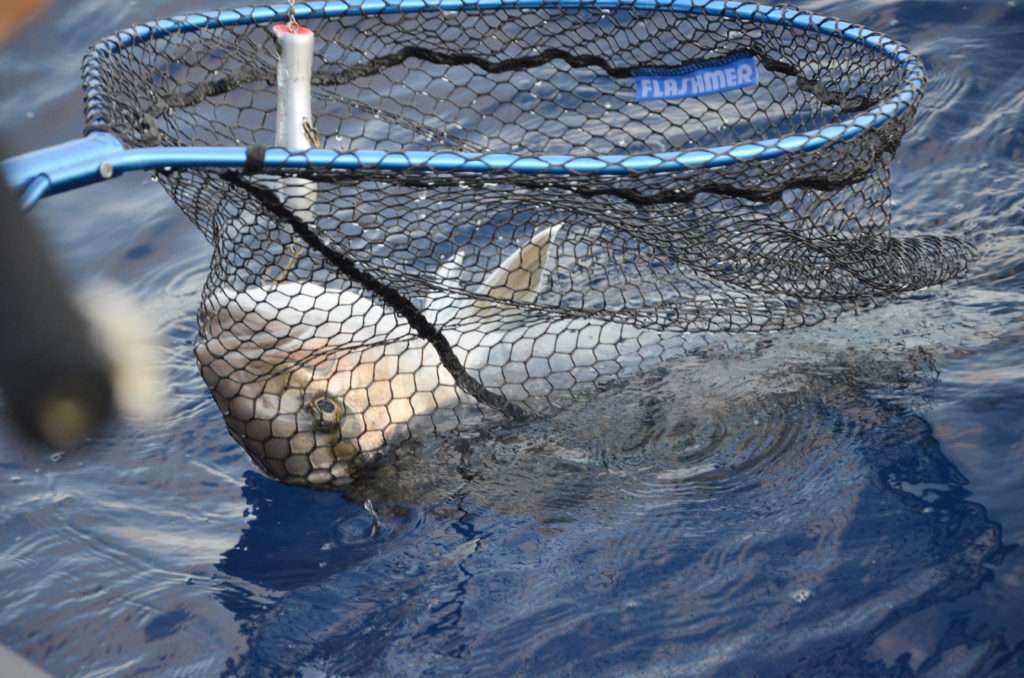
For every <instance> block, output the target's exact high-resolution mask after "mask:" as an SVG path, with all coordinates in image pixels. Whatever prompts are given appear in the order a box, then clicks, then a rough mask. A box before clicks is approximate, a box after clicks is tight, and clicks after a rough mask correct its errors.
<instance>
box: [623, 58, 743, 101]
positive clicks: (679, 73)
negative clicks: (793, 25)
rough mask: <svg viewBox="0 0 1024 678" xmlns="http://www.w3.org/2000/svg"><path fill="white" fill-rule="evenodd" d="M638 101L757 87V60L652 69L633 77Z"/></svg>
mask: <svg viewBox="0 0 1024 678" xmlns="http://www.w3.org/2000/svg"><path fill="white" fill-rule="evenodd" d="M633 79H634V80H635V81H636V100H637V101H655V100H658V99H687V98H689V97H700V96H705V95H708V94H718V93H719V92H729V91H731V90H734V89H743V88H744V87H753V86H754V85H756V84H757V59H755V58H754V57H753V56H749V55H743V56H736V57H729V58H726V59H714V60H710V61H704V62H701V63H696V64H690V65H689V66H684V67H683V68H673V69H649V70H643V71H637V72H636V73H634V74H633Z"/></svg>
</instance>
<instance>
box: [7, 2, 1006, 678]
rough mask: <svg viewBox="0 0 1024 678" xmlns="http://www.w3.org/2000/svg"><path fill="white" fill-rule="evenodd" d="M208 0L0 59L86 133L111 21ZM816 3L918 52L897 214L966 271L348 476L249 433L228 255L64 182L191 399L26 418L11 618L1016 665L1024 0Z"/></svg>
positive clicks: (349, 637)
mask: <svg viewBox="0 0 1024 678" xmlns="http://www.w3.org/2000/svg"><path fill="white" fill-rule="evenodd" d="M208 4H210V3H209V2H208V1H206V0H159V1H157V2H146V3H140V2H115V1H114V0H80V1H76V2H65V3H52V9H51V11H50V14H48V15H47V17H46V18H44V19H43V20H41V21H40V22H38V23H36V24H35V25H34V26H33V27H32V28H31V29H30V30H28V31H26V32H25V34H24V35H23V36H22V37H21V38H20V41H19V42H18V43H17V44H15V45H14V46H13V48H15V49H17V50H19V51H18V52H15V51H13V50H12V49H10V48H9V49H7V51H3V52H0V63H2V64H3V65H4V66H5V67H6V69H7V72H8V74H9V75H10V77H9V78H8V79H7V80H6V81H5V82H4V83H2V84H0V88H6V89H4V92H5V96H4V97H0V98H2V99H3V101H2V105H0V118H2V119H3V121H4V123H5V132H6V134H7V135H8V137H9V138H10V139H12V140H13V142H14V143H16V144H17V145H18V146H19V150H25V149H27V148H30V147H33V146H41V145H44V144H45V143H49V142H53V141H57V140H59V139H60V138H63V137H67V136H73V135H75V134H77V133H78V131H79V129H80V127H81V113H80V108H81V106H80V101H79V95H78V73H77V70H78V59H79V58H80V56H81V54H82V53H83V52H84V50H85V47H86V46H87V45H88V44H89V43H91V42H92V41H93V40H94V38H96V37H99V36H100V35H103V34H106V33H109V32H111V31H112V30H114V29H116V28H120V27H121V26H122V25H123V24H125V23H130V22H133V21H137V20H143V19H149V18H152V17H153V16H156V15H164V14H170V13H174V12H176V11H185V10H193V9H197V8H200V7H203V6H206V5H208ZM214 4H215V3H214ZM800 4H802V5H804V6H808V7H811V8H813V9H817V10H820V11H824V12H828V13H832V14H837V15H840V16H843V17H845V18H848V19H851V20H855V21H862V22H864V23H867V24H868V25H871V26H875V27H878V28H880V29H882V30H884V31H886V32H887V33H890V34H893V35H894V36H896V37H898V38H901V39H903V40H905V41H907V42H908V43H909V44H910V45H911V47H912V48H913V49H914V50H915V51H916V52H918V53H919V54H921V55H922V56H923V57H924V59H925V61H926V63H927V65H928V67H929V70H930V73H931V85H930V89H929V92H928V95H927V96H926V99H925V101H924V104H923V106H922V109H921V111H920V114H919V116H918V121H917V124H916V125H915V126H914V127H913V128H912V130H911V132H910V134H909V136H908V137H907V139H906V142H905V143H904V146H903V148H902V149H901V151H900V154H899V155H898V160H897V164H896V167H895V169H894V172H895V173H894V196H895V201H896V205H895V214H896V221H897V226H898V228H899V229H901V230H902V231H905V232H915V231H927V232H934V233H955V234H958V235H962V236H964V237H966V238H968V239H970V241H971V242H972V244H974V245H976V246H977V248H978V252H979V257H978V260H977V261H976V262H975V265H974V266H973V268H972V270H971V273H970V274H969V276H968V277H967V278H966V279H965V280H963V281H960V282H958V283H957V284H955V285H951V286H949V287H946V288H943V289H940V290H928V291H925V292H922V293H920V294H917V295H914V296H913V297H911V298H908V299H905V300H902V301H901V302H899V303H896V304H892V305H890V306H887V307H885V308H883V309H880V310H878V311H873V312H871V313H867V314H864V315H862V316H859V317H858V316H855V317H850V318H845V319H843V320H841V321H840V322H838V323H835V324H829V325H827V326H821V327H817V328H814V329H813V330H811V331H808V332H800V333H795V334H786V335H777V336H773V337H768V338H762V339H759V338H743V337H740V338H736V339H735V340H730V341H728V342H724V343H723V344H722V345H719V344H717V343H716V344H714V348H713V349H712V348H711V346H709V348H708V351H707V352H706V354H705V355H701V356H696V357H694V358H693V359H688V361H686V362H678V363H673V364H672V365H669V366H666V367H665V368H664V369H661V370H658V371H654V372H650V373H646V374H644V375H642V376H641V377H639V378H637V379H631V380H627V381H624V382H622V383H615V384H610V385H608V386H607V387H606V388H605V390H604V391H602V392H600V393H598V394H596V396H595V397H594V398H593V399H591V400H587V401H585V402H581V403H580V404H579V405H578V406H576V407H575V408H574V409H571V410H569V411H566V412H564V413H561V414H559V415H557V416H553V417H550V418H547V419H542V420H538V421H534V422H531V423H529V424H527V425H524V426H519V427H504V428H497V429H494V430H490V431H482V432H480V433H479V434H477V435H476V437H463V438H457V437H455V438H444V439H441V440H433V441H431V440H423V441H419V442H416V443H412V442H411V443H409V444H406V445H404V446H403V447H402V448H400V449H399V450H397V451H396V453H395V456H394V458H393V459H392V462H391V463H389V464H387V465H383V466H381V467H380V468H379V469H377V470H376V471H375V473H372V474H367V475H366V476H365V477H363V478H361V479H360V481H359V484H358V485H357V486H356V487H354V488H353V490H352V491H351V493H350V495H349V496H348V497H345V496H342V495H339V494H329V493H319V492H311V491H308V490H304V489H297V488H289V487H285V486H283V485H281V484H279V483H276V482H274V481H271V480H268V479H266V478H263V477H262V476H260V475H258V474H257V473H255V472H253V471H252V470H251V466H250V464H249V462H248V460H247V458H246V456H245V454H244V452H242V451H241V450H240V448H238V446H237V445H236V444H235V443H234V442H233V441H232V440H231V439H230V438H229V436H228V434H227V432H226V431H225V429H224V426H223V423H222V419H221V417H220V415H219V414H218V413H217V412H216V411H215V408H214V407H213V403H212V401H211V400H210V398H209V396H208V394H207V393H206V391H205V388H204V386H203V384H202V382H201V380H200V379H199V376H198V374H197V371H196V368H195V363H194V359H193V356H192V342H193V340H194V337H195V331H196V328H195V321H194V315H195V309H196V305H197V304H198V291H199V288H200V286H201V285H202V281H203V278H204V276H205V268H206V262H207V261H208V258H209V250H208V249H207V246H206V244H205V243H204V242H203V240H202V239H201V237H200V236H199V235H198V234H197V233H196V232H195V231H194V229H193V228H192V227H191V226H190V225H188V224H187V223H186V222H185V220H184V218H183V217H181V216H180V214H178V213H177V212H176V211H175V210H174V208H173V207H172V206H171V204H170V201H169V200H167V198H166V197H165V196H164V195H163V193H162V192H161V191H160V189H159V187H158V186H156V185H155V184H153V183H152V182H151V181H150V180H149V179H148V178H143V177H125V178H122V179H119V180H118V181H116V182H111V183H109V184H106V185H104V186H101V187H96V188H93V189H89V190H87V191H79V192H75V193H72V194H69V195H67V196H61V197H59V198H55V199H53V200H50V201H47V202H46V203H45V204H44V205H42V206H41V207H40V208H39V210H38V215H39V217H40V218H41V219H42V220H43V221H44V222H45V223H47V224H48V225H49V227H50V230H49V235H50V236H51V239H52V240H53V242H54V243H55V244H56V246H57V249H58V251H59V252H60V253H61V256H62V258H63V260H64V261H65V263H66V264H67V266H68V268H69V270H70V271H71V272H72V274H73V275H74V276H75V277H76V278H79V277H85V276H87V275H93V274H95V273H96V272H99V271H102V272H103V273H104V274H105V275H107V276H110V277H113V278H115V279H117V280H119V281H120V282H122V283H124V284H126V285H128V286H130V287H132V288H134V289H135V291H136V292H137V293H138V295H139V296H140V297H142V298H143V299H145V301H146V304H147V306H148V307H149V310H150V311H152V314H153V315H154V316H155V317H157V318H159V319H160V323H161V329H162V330H163V331H164V332H165V336H166V337H167V342H168V345H167V348H166V351H165V355H164V361H165V364H166V367H167V369H168V370H169V372H170V373H171V375H172V380H173V384H174V393H173V396H172V398H171V402H170V403H169V404H168V408H167V416H166V418H165V420H164V421H163V422H161V423H160V424H159V425H158V426H156V427H155V428H152V429H148V430H143V429H130V428H128V429H123V430H118V431H112V432H110V433H109V434H107V435H104V436H102V437H100V438H97V439H96V440H95V441H93V442H91V443H90V445H88V446H87V448H86V449H84V450H81V451H77V452H68V453H66V454H64V455H56V456H53V457H51V456H50V452H49V451H47V452H45V453H40V452H39V451H38V450H32V449H26V448H25V447H24V446H23V445H22V444H21V443H19V442H17V441H15V440H13V439H10V438H7V439H5V443H4V444H3V446H2V451H0V506H2V508H3V511H2V512H0V576H2V578H3V581H4V582H5V586H4V587H3V589H2V590H0V641H2V642H3V643H5V644H8V645H10V646H12V647H14V648H16V649H17V650H18V651H20V652H22V653H23V654H25V655H27V656H29V657H30V658H32V659H33V660H34V661H36V662H37V663H39V664H41V665H43V666H45V667H46V668H48V669H49V670H51V671H52V672H54V673H56V674H94V675H107V674H122V673H123V674H138V673H144V672H155V673H161V674H165V673H170V672H172V671H177V672H179V673H180V674H182V675H217V674H219V673H221V672H227V673H229V674H230V673H241V674H271V675H273V674H274V673H275V672H277V673H280V674H294V673H296V672H300V671H301V673H302V674H303V675H320V674H327V675H337V674H346V673H351V674H368V675H421V674H451V673H457V674H463V673H470V674H478V675H494V674H499V675H500V674H508V673H519V674H528V675H533V674H554V673H558V674H566V673H574V674H582V673H593V674H601V675H619V674H623V673H629V674H636V675H680V674H686V673H690V674H699V675H706V674H708V673H713V672H718V673H720V674H721V675H734V674H741V675H742V674H743V673H744V672H746V673H748V674H757V675H785V674H788V673H796V674H798V675H857V676H863V675H908V674H912V673H921V674H927V673H931V674H935V675H970V674H975V675H997V676H998V675H1004V676H1016V675H1021V674H1022V673H1024V628H1022V627H1021V625H1020V622H1019V610H1020V609H1021V606H1022V605H1024V556H1022V555H1021V551H1020V550H1019V549H1017V548H1016V546H1015V545H1016V544H1018V543H1019V542H1020V541H1021V540H1022V539H1024V518H1022V517H1021V512H1020V510H1019V507H1020V497H1021V496H1022V495H1021V493H1022V491H1024V464H1022V463H1021V459H1022V458H1024V446H1022V443H1021V440H1024V422H1022V421H1021V419H1020V416H1019V413H1020V412H1021V411H1022V406H1024V378H1022V373H1021V368H1020V365H1021V364H1022V357H1024V355H1022V351H1021V349H1020V346H1021V342H1020V338H1021V329H1020V323H1021V312H1022V310H1024V303H1022V299H1021V294H1022V292H1024V283H1022V282H1021V281H1022V278H1021V276H1020V271H1022V270H1024V237H1022V236H1024V174H1022V173H1021V172H1020V162H1021V160H1022V159H1024V155H1022V154H1024V137H1022V133H1024V132H1022V130H1024V127H1022V126H1021V124H1020V113H1021V108H1022V106H1024V100H1022V99H1021V96H1022V95H1021V92H1024V70H1021V68H1020V59H1019V58H1016V57H1017V56H1018V55H1019V54H1020V45H1021V41H1022V39H1024V3H1018V5H1021V6H1015V5H1011V4H1010V3H1007V2H1003V1H1002V0H985V1H983V2H975V3H970V4H964V3H959V2H916V1H911V2H903V1H901V2H896V1H895V0H872V1H871V2H852V1H851V0H821V1H815V2H810V3H800ZM29 114H32V117H31V118H29V117H28V115H29ZM826 356H828V357H826ZM367 499H369V500H371V501H372V502H373V504H374V506H375V507H376V509H377V511H378V513H379V514H380V516H381V524H380V526H379V533H377V534H375V531H376V527H375V525H374V522H373V520H372V519H371V517H370V515H369V514H368V513H367V512H366V511H364V510H363V508H362V503H363V502H364V501H365V500H367Z"/></svg>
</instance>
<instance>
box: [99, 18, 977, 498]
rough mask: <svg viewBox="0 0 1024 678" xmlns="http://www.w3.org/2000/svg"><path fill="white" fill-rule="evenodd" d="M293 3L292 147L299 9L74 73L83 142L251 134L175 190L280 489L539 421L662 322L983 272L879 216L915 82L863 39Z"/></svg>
mask: <svg viewBox="0 0 1024 678" xmlns="http://www.w3.org/2000/svg"><path fill="white" fill-rule="evenodd" d="M298 18H299V20H300V22H301V25H302V27H304V28H305V29H308V30H310V31H312V33H313V34H314V35H315V57H314V58H313V64H312V76H311V92H312V95H311V113H310V116H309V119H308V120H307V119H304V120H303V123H304V125H303V127H302V131H303V134H304V136H305V140H306V141H305V143H298V144H297V146H298V148H297V147H296V144H295V143H294V142H293V143H292V144H290V146H289V148H290V150H289V151H288V152H283V151H281V150H280V149H276V150H275V148H274V147H277V146H280V145H282V144H281V143H280V139H281V138H282V137H281V136H280V130H279V129H278V127H277V126H278V124H279V122H280V119H281V115H282V113H281V112H280V109H279V101H278V95H279V86H278V85H279V72H278V68H279V65H280V63H281V61H280V59H281V53H280V50H281V43H280V36H278V35H276V34H275V29H274V26H275V25H280V24H281V23H282V22H285V21H287V8H277V9H267V8H262V9H256V10H239V11H229V12H221V13H213V14H208V15H195V16H191V17H185V18H181V19H177V20H171V21H165V22H158V23H155V24H150V25H147V26H142V27H137V28H135V29H131V30H129V31H125V32H123V33H121V34H118V35H116V36H113V37H112V38H111V39H109V40H107V41H105V42H103V43H101V44H99V45H98V46H97V47H96V48H95V49H94V51H93V52H92V53H91V54H90V56H89V57H88V58H87V59H86V63H85V81H86V85H87V115H88V121H89V125H90V128H91V129H94V130H96V129H100V130H105V131H109V132H112V133H113V134H115V135H116V136H117V137H118V138H119V139H120V140H121V141H122V142H123V143H124V144H125V145H126V146H128V147H130V148H145V147H154V148H156V147H181V146H187V147H246V148H247V149H248V153H247V161H246V164H245V166H244V167H241V166H234V167H232V166H230V165H231V163H229V162H225V163H223V166H220V167H168V168H167V170H165V171H163V172H160V173H159V174H158V177H159V180H160V181H161V182H162V184H163V185H164V186H165V187H166V189H167V191H168V192H169V193H170V195H171V196H172V197H173V199H174V200H175V201H176V202H177V204H178V205H179V206H180V207H181V208H182V210H184V212H185V213H186V214H187V215H188V217H189V218H190V219H191V220H192V221H193V222H195V224H196V225H197V226H198V227H199V228H200V230H201V231H202V232H203V234H204V235H205V236H206V237H207V238H208V239H209V241H210V243H211V244H212V246H213V250H214V253H213V258H212V261H211V267H210V275H209V278H208V280H207V283H206V286H205V289H204V293H203V303H202V306H201V309H200V317H199V320H200V337H199V341H198V345H197V355H198V357H199V361H200V366H201V369H202V371H203V376H204V378H205V379H206V380H207V382H208V383H209V384H210V386H211V389H212V390H213V393H214V396H215V398H216V399H217V401H218V403H219V404H220V406H221V408H222V410H223V411H224V413H225V417H226V420H227V422H228V425H229V428H230V429H231V431H232V433H233V435H234V436H235V437H236V438H237V439H238V440H239V441H240V442H241V443H242V444H243V445H244V446H245V447H246V449H247V450H248V451H249V453H250V454H251V455H252V456H253V458H254V460H255V461H256V462H257V463H258V464H259V465H260V467H261V468H263V469H264V470H266V471H267V472H268V473H270V474H272V475H274V476H275V477H278V478H282V479H284V480H287V481H289V482H297V483H309V484H314V485H332V484H334V485H341V484H345V483H346V482H349V480H350V477H351V476H352V474H353V473H356V472H358V469H359V468H360V466H361V465H363V464H366V463H369V462H371V461H373V460H375V459H376V458H377V457H378V455H379V453H380V451H381V450H382V449H384V448H385V447H386V446H387V445H388V444H389V443H393V442H395V441H400V440H403V439H406V438H408V437H409V436H410V435H413V434H415V432H416V431H417V430H419V429H420V428H423V429H426V430H431V429H443V428H450V427H458V426H465V425H469V422H471V421H478V420H479V418H480V417H479V411H478V410H480V411H483V412H499V413H502V414H504V415H505V416H508V417H513V418H514V417H520V416H525V415H526V414H527V413H529V412H531V411H546V410H547V409H548V408H549V407H551V406H554V405H557V404H558V403H559V402H561V400H562V399H563V398H566V397H572V396H573V395H574V394H576V393H578V392H580V391H581V390H582V388H581V387H583V386H585V385H588V384H593V383H595V382H600V381H602V380H605V379H610V378H614V377H616V376H619V375H621V374H623V373H624V372H625V371H626V370H628V369H631V368H632V367H635V366H637V365H642V364H647V363H648V362H650V361H656V360H659V359H662V358H664V357H665V355H666V354H667V352H668V348H667V347H669V346H671V345H673V337H675V338H678V337H680V336H681V335H686V336H689V335H694V334H703V333H716V332H718V333H737V332H746V333H754V332H766V331H774V330H784V329H791V328H798V327H802V326H808V325H812V324H814V323H818V322H821V321H822V320H825V319H827V318H832V317H835V316H836V315H838V314H840V313H843V312H844V311H848V310H851V309H857V308H864V307H869V306H873V305H877V304H879V303H882V302H884V301H886V300H888V299H891V298H892V297H894V296H895V295H900V294H904V293H907V292H911V291H913V290H918V289H921V288H923V287H927V286H931V285H936V284H939V283H942V282H944V281H948V280H950V279H951V278H954V277H956V276H958V275H960V274H962V273H963V272H964V271H965V268H966V265H967V262H968V260H969V258H970V254H971V252H970V249H969V247H968V246H966V245H965V244H964V243H963V242H961V241H960V240H957V239H954V238H949V237H933V236H929V235H919V236H914V237H896V236H894V235H893V234H892V233H891V229H890V163H891V161H892V158H893V154H894V152H895V151H896V149H897V147H898V145H899V143H900V140H901V138H902V137H903V134H904V132H905V131H906V129H907V126H908V124H909V122H910V120H911V118H912V117H913V114H914V111H915V109H916V107H917V105H918V103H919V100H920V96H921V91H922V88H923V85H924V73H923V70H922V69H921V66H920V64H919V62H918V61H917V60H916V58H914V57H913V56H912V55H911V54H910V53H909V52H907V51H906V50H905V49H904V48H903V47H902V46H900V45H899V44H898V43H895V42H893V41H891V40H889V39H887V38H885V37H884V36H881V35H878V34H876V33H873V32H870V31H868V30H866V29H863V28H860V27H856V26H852V25H850V24H846V23H843V22H839V21H834V20H828V19H824V18H821V17H816V16H813V15H810V14H807V13H804V12H800V11H798V10H792V9H779V8H770V7H765V6H759V5H752V4H740V3H722V2H693V3H690V2H676V3H674V4H671V3H670V4H655V3H644V4H641V3H635V4H633V3H625V2H623V3H615V2H602V3H600V6H598V5H596V4H594V3H587V2H584V3H572V4H571V5H570V4H568V3H566V4H565V5H564V6H559V5H558V4H557V3H552V2H530V3H526V2H520V3H516V2H508V1H506V2H493V3H487V4H484V3H480V4H473V3H458V2H446V3H443V4H436V3H425V4H424V3H408V2H407V3H402V4H396V3H392V2H365V3H363V4H353V5H350V6H349V5H343V4H342V3H337V2H332V3H327V4H326V5H325V4H323V3H319V4H318V3H313V4H311V5H309V6H305V5H300V6H299V7H298ZM268 149H270V150H268Z"/></svg>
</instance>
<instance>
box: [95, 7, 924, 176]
mask: <svg viewBox="0 0 1024 678" xmlns="http://www.w3.org/2000/svg"><path fill="white" fill-rule="evenodd" d="M510 9H513V10H521V11H523V12H529V11H534V10H541V9H544V10H551V9H565V10H570V11H571V10H578V9H598V10H602V11H608V12H612V11H615V10H637V11H651V12H675V13H681V14H697V15H705V16H709V17H720V18H723V19H741V20H746V21H753V22H760V23H764V24H771V25H777V26H783V27H789V28H792V29H795V30H800V31H810V32H816V33H819V34H822V35H825V36H829V37H830V38H833V39H836V40H842V41H846V42H849V43H854V44H859V45H863V46H866V47H868V48H870V49H873V50H875V51H876V52H878V53H880V54H883V55H884V56H885V57H886V58H888V59H890V60H892V61H894V62H896V63H897V64H899V66H900V69H901V71H902V82H901V86H900V88H899V91H898V92H896V93H895V94H894V95H892V96H890V97H889V98H887V99H885V100H884V101H882V102H880V103H879V104H878V105H876V106H874V107H873V108H871V109H870V110H868V111H866V112H863V113H859V114H856V115H853V116H851V117H849V118H846V119H843V120H842V121H840V122H838V123H835V124H832V125H829V126H827V127H822V128H817V129H811V130H807V131H804V132H802V133H799V134H791V135H788V136H784V137H777V138H768V139H761V140H752V141H748V142H743V143H738V144H733V145H728V146H715V147H707V148H688V149H685V150H683V149H680V150H678V151H670V152H662V153H649V154H638V155H593V156H585V155H523V154H515V153H466V152H456V151H408V152H386V151H371V150H359V151H354V152H338V151H331V150H311V151H307V152H305V153H303V154H302V155H296V154H292V153H289V152H288V151H286V150H285V149H271V150H270V151H268V152H267V154H266V157H265V159H264V166H265V167H267V168H270V169H282V170H289V169H292V170H295V169H313V170H388V171H406V170H413V171H423V170H433V171H440V172H474V173H488V172H515V173H521V174H530V175H566V174H586V175H636V174H653V173H665V172H678V171H688V170H694V169H702V168H714V167H722V166H726V165H734V164H737V163H750V162H757V161H762V160H770V159H773V158H778V157H780V156H784V155H789V154H800V153H810V152H813V151H816V150H818V149H820V148H822V147H824V146H826V145H836V144H843V143H847V142H851V141H853V140H854V139H856V138H858V137H859V136H860V135H861V134H863V133H865V132H866V131H871V130H875V131H877V130H881V129H883V128H885V127H887V126H889V125H891V124H895V123H897V122H898V121H899V120H900V119H901V118H902V117H903V116H905V115H907V114H908V113H912V112H913V111H914V110H915V109H916V107H917V104H918V103H919V101H920V99H921V97H922V96H923V91H924V86H925V82H926V76H925V71H924V67H923V65H922V64H921V62H920V60H919V59H918V58H917V57H916V56H914V55H913V54H912V53H911V52H910V50H909V49H907V48H906V47H905V46H904V45H903V44H902V43H899V42H897V41H895V40H893V39H891V38H889V37H886V36H885V35H882V34H880V33H878V32H876V31H872V30H870V29H868V28H865V27H863V26H860V25H857V24H853V23H850V22H846V21H841V20H838V19H833V18H829V17H825V16H820V15H817V14H813V13H810V12H804V11H801V10H797V9H791V8H783V7H773V6H770V5H761V4H755V3H745V2H722V1H721V0H672V1H669V2H662V1H659V0H591V1H588V0H575V1H573V0H476V1H473V0H398V1H396V0H362V1H360V0H354V1H352V2H339V1H336V0H332V1H330V2H312V3H305V4H300V5H297V6H296V7H295V17H296V19H298V20H300V21H301V20H305V19H318V18H334V17H342V16H371V15H378V14H401V13H423V12H445V13H450V12H460V11H467V12H468V11H472V12H488V11H499V10H510ZM288 17H289V6H288V5H273V6H263V7H243V8H239V9H235V10H222V11H218V12H208V13H201V14H189V15H183V16H179V17H175V18H172V19H164V20H161V21H154V22H150V23H146V24H141V25H138V26H135V27H133V28H129V29H126V30H123V31H119V32H118V33H115V34H114V35H112V36H110V37H108V38H106V39H104V40H101V41H100V42H99V43H97V44H96V45H95V46H94V47H93V48H92V50H90V52H89V54H88V55H87V56H86V58H85V61H84V64H83V76H84V77H83V82H84V83H85V112H86V130H87V132H97V131H99V132H103V131H107V130H108V128H109V124H108V120H107V117H106V109H107V106H108V105H109V103H108V98H107V97H106V95H105V93H104V91H103V81H102V78H101V76H100V74H101V72H102V64H103V62H104V61H105V60H106V59H108V58H109V57H110V56H111V55H112V54H116V53H117V52H118V51H120V50H123V49H127V48H130V47H132V46H134V45H138V44H142V43H145V42H150V41H154V40H159V39H160V38H162V37H166V36H168V35H170V34H172V33H176V32H178V33H189V32H195V31H199V30H204V29H217V28H226V27H230V26H244V25H253V24H270V23H274V22H280V21H284V20H287V19H288ZM140 150H142V153H140V154H137V155H136V157H135V159H134V160H135V162H134V163H128V164H126V166H125V167H117V168H116V169H117V170H119V171H125V170H131V169H141V167H142V166H141V165H140V167H135V166H134V165H135V164H138V163H142V165H152V164H154V163H156V164H158V163H159V162H160V161H161V160H166V165H167V166H168V167H187V166H217V167H233V166H234V167H241V166H244V165H245V162H246V149H245V148H243V147H237V148H233V147H192V148H174V149H157V148H154V149H140ZM147 150H148V151H149V152H148V153H147ZM153 153H156V154H157V157H151V154H153Z"/></svg>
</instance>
